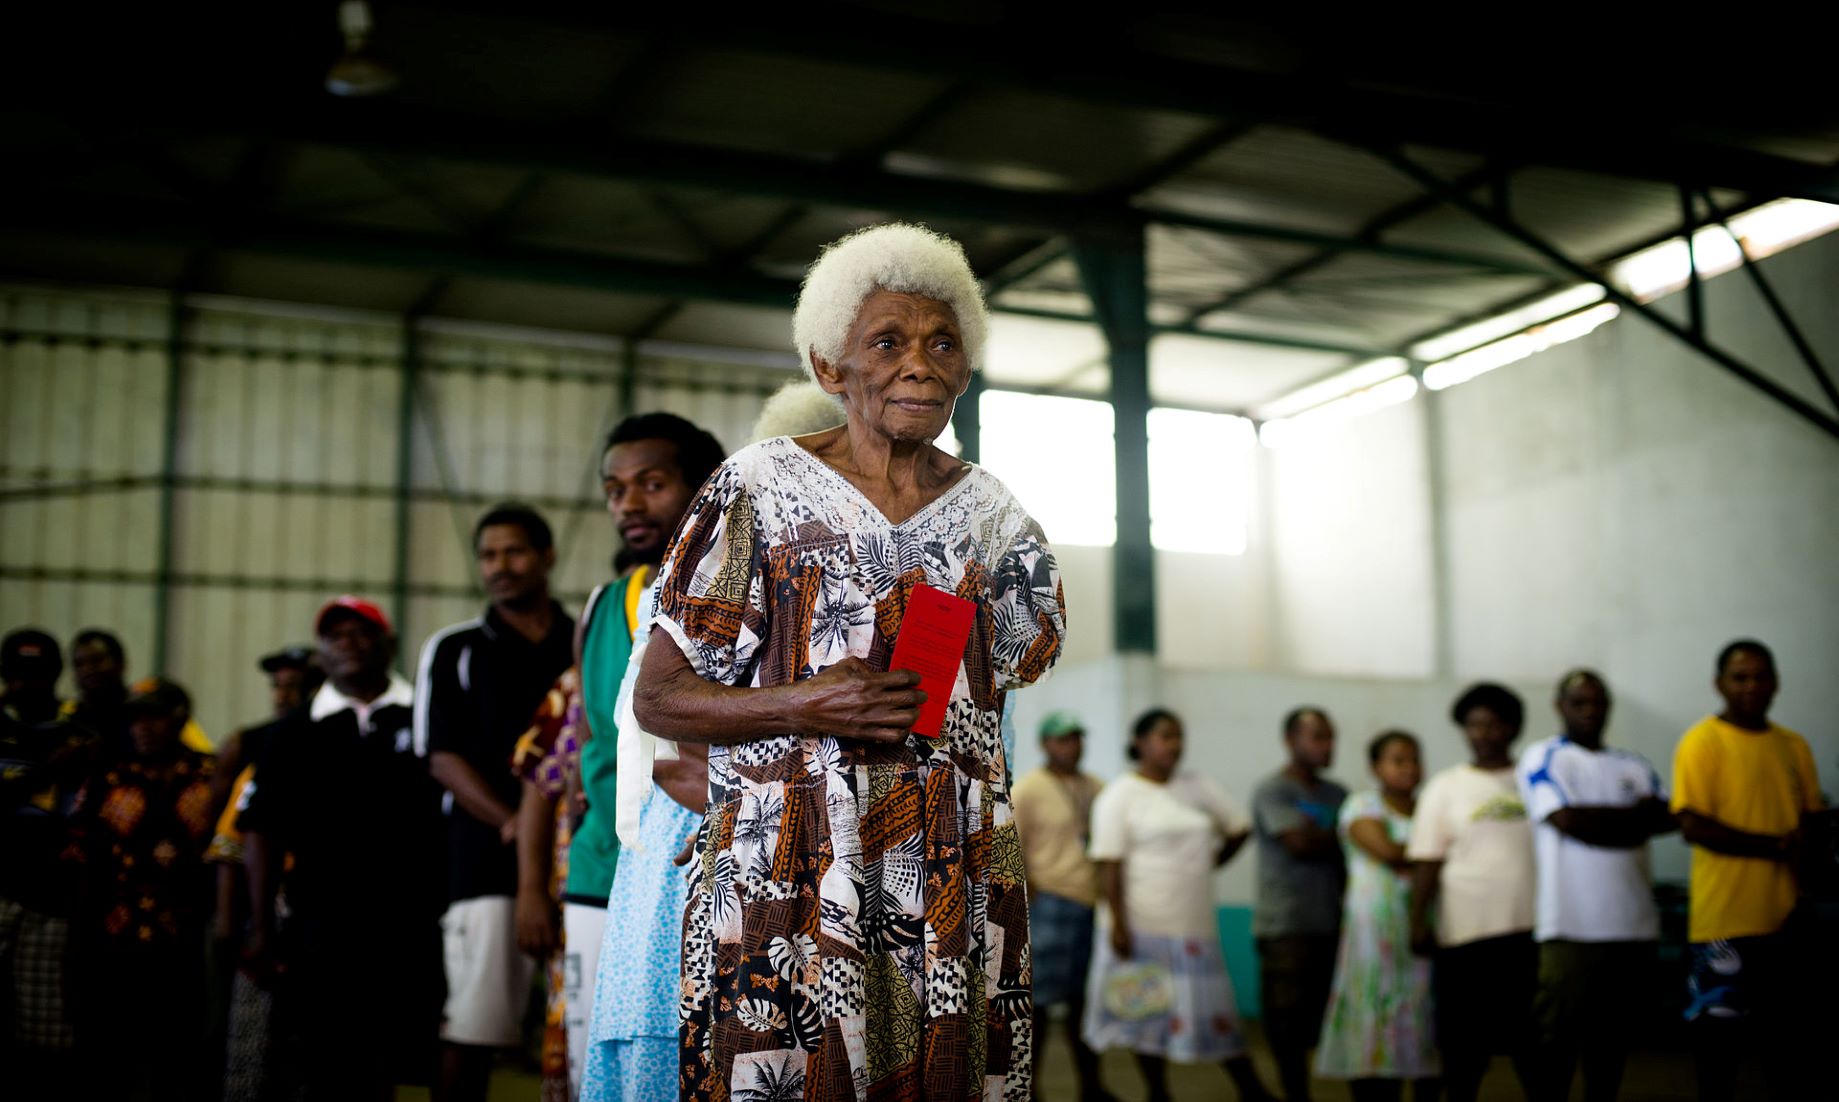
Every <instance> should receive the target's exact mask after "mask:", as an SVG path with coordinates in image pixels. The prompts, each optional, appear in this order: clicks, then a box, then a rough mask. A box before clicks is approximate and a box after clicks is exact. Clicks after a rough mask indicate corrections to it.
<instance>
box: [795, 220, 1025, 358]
mask: <svg viewBox="0 0 1839 1102" xmlns="http://www.w3.org/2000/svg"><path fill="white" fill-rule="evenodd" d="M876 291H895V292H898V293H900V294H909V295H925V296H926V297H927V298H931V299H937V300H938V301H940V302H942V303H944V304H945V305H947V306H949V307H951V311H952V313H953V314H955V315H957V318H958V333H959V335H960V336H961V337H962V338H963V340H964V355H965V359H966V360H967V361H968V362H969V363H970V365H971V370H972V371H977V370H980V369H981V368H982V367H983V349H984V345H985V344H986V343H987V341H988V338H989V334H990V315H989V312H988V311H987V310H986V308H985V307H984V304H983V289H982V288H981V287H979V286H978V284H977V277H976V276H975V275H973V274H972V273H971V264H970V261H968V260H966V259H965V258H964V246H962V245H960V244H958V243H957V242H956V241H953V240H952V239H951V238H949V237H946V236H945V235H944V234H942V233H936V232H934V231H932V230H929V229H927V228H926V227H925V226H915V225H911V224H909V223H905V222H890V223H887V224H886V225H881V226H870V227H869V228H868V229H865V230H857V231H856V232H855V233H852V234H850V235H849V236H847V237H843V238H839V239H837V240H836V241H833V242H831V243H830V244H829V245H828V246H827V247H826V248H825V249H824V251H823V253H822V255H820V256H819V257H818V258H817V261H816V262H815V263H813V264H812V265H811V270H810V271H808V272H806V273H805V283H804V288H803V289H802V290H800V291H799V293H798V308H797V309H796V310H794V311H793V312H792V344H793V346H794V348H795V350H796V351H797V352H798V359H799V362H800V363H802V364H803V365H804V368H805V371H806V372H810V371H811V357H812V356H813V355H816V356H818V357H820V358H822V359H823V360H824V361H826V362H828V363H836V362H838V361H839V360H841V359H842V358H843V351H844V349H843V344H844V342H845V341H847V340H848V339H849V327H850V326H851V325H853V324H854V323H855V320H856V311H857V310H858V309H860V308H861V306H862V300H863V299H865V298H867V297H868V296H869V295H871V294H873V293H874V292H876ZM812 377H813V378H816V376H815V375H813V376H812Z"/></svg>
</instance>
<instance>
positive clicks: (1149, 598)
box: [1073, 237, 1156, 654]
mask: <svg viewBox="0 0 1839 1102" xmlns="http://www.w3.org/2000/svg"><path fill="white" fill-rule="evenodd" d="M1073 256H1074V258H1075V259H1076V260H1077V261H1078V264H1079V276H1080V279H1081V281H1082V282H1083V283H1084V284H1085V287H1086V294H1087V295H1088V296H1089V297H1090V298H1091V299H1092V306H1093V310H1094V311H1095V312H1096V313H1097V315H1098V317H1099V324H1100V326H1101V327H1102V328H1103V329H1104V332H1105V343H1106V345H1107V346H1108V347H1109V350H1110V362H1111V408H1112V417H1113V422H1112V424H1113V440H1114V448H1115V451H1116V462H1117V543H1116V544H1115V546H1114V547H1113V549H1112V554H1111V601H1112V609H1113V625H1112V626H1113V634H1114V643H1115V646H1116V649H1117V650H1118V651H1120V652H1122V653H1132V652H1134V653H1141V654H1154V653H1155V652H1156V555H1155V549H1154V547H1153V545H1152V544H1151V543H1150V538H1149V409H1150V397H1149V338H1150V325H1149V286H1148V272H1147V267H1146V261H1145V256H1144V241H1143V239H1142V238H1140V237H1139V238H1138V239H1137V241H1136V244H1135V247H1134V248H1132V247H1130V246H1129V245H1121V244H1119V243H1117V242H1115V241H1111V240H1101V241H1082V240H1079V239H1075V240H1074V244H1073Z"/></svg>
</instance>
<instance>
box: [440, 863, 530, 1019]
mask: <svg viewBox="0 0 1839 1102" xmlns="http://www.w3.org/2000/svg"><path fill="white" fill-rule="evenodd" d="M441 948H442V952H443V955H444V957H445V959H446V964H447V1005H446V1008H445V1010H444V1011H443V1013H442V1021H441V1040H443V1041H447V1042H449V1043H451V1044H456V1045H482V1046H486V1047H490V1048H511V1047H514V1046H516V1045H519V1044H522V1043H523V1038H524V1010H525V1008H526V1007H528V1006H529V1005H530V983H531V980H532V979H534V978H535V975H536V961H534V960H532V959H530V957H528V956H526V955H525V954H524V951H523V950H522V949H519V948H518V947H517V901H516V900H514V899H512V898H511V897H510V896H508V895H488V896H484V897H482V898H479V899H462V900H460V901H459V902H458V903H454V904H451V905H449V906H448V908H447V913H446V914H444V915H442V916H441Z"/></svg>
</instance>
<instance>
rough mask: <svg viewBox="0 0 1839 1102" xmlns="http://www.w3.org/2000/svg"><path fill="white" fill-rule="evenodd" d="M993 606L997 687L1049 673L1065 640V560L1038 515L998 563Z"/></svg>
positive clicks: (1018, 684) (992, 654)
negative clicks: (1058, 558)
mask: <svg viewBox="0 0 1839 1102" xmlns="http://www.w3.org/2000/svg"><path fill="white" fill-rule="evenodd" d="M990 610H991V611H990V618H991V632H990V659H991V664H992V666H993V668H994V670H995V673H996V687H997V688H998V689H1002V690H1008V689H1019V688H1022V687H1023V686H1025V685H1032V684H1034V683H1035V682H1037V681H1039V680H1040V679H1041V678H1043V677H1045V676H1046V675H1047V671H1048V670H1049V669H1051V668H1052V667H1053V664H1054V662H1055V661H1056V660H1057V659H1058V658H1059V657H1060V649H1061V645H1062V643H1063V642H1064V641H1065V639H1066V595H1065V593H1064V592H1062V590H1061V586H1060V564H1059V563H1057V562H1055V561H1054V550H1053V548H1052V547H1049V546H1048V544H1047V537H1046V536H1045V535H1043V534H1042V533H1041V526H1040V525H1039V524H1037V523H1035V521H1034V519H1033V518H1029V520H1028V522H1027V523H1026V524H1024V525H1023V526H1022V530H1021V531H1020V532H1019V533H1018V534H1017V535H1016V537H1015V541H1014V542H1013V543H1012V544H1010V545H1009V550H1008V551H1007V552H1005V553H1004V554H1003V557H1002V559H1001V561H999V562H998V563H997V565H996V576H995V578H994V579H993V580H992V581H991V583H990Z"/></svg>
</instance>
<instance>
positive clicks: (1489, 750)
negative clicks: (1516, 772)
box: [1462, 707, 1520, 761]
mask: <svg viewBox="0 0 1839 1102" xmlns="http://www.w3.org/2000/svg"><path fill="white" fill-rule="evenodd" d="M1462 735H1463V737H1464V738H1466V739H1468V740H1469V752H1470V753H1472V754H1474V755H1475V760H1476V761H1498V760H1500V759H1501V758H1503V757H1505V756H1506V755H1507V748H1508V747H1509V746H1512V745H1513V740H1514V739H1516V738H1519V737H1520V729H1519V728H1518V727H1514V726H1511V725H1509V724H1508V722H1507V721H1506V720H1504V719H1502V718H1501V717H1500V716H1499V715H1497V714H1496V713H1495V711H1494V709H1493V708H1487V707H1474V708H1470V709H1469V711H1468V714H1467V715H1465V716H1463V717H1462Z"/></svg>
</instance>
